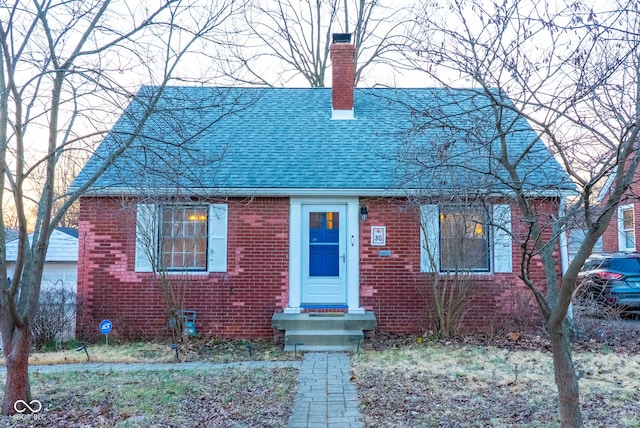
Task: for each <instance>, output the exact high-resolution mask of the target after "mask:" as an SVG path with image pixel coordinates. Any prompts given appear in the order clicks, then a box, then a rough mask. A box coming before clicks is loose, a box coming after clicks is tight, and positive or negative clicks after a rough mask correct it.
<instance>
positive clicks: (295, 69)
mask: <svg viewBox="0 0 640 428" xmlns="http://www.w3.org/2000/svg"><path fill="white" fill-rule="evenodd" d="M353 12H355V13H353ZM405 13H406V11H405V10H404V9H403V8H390V7H387V6H385V5H383V4H382V1H380V0H374V1H368V2H365V1H364V0H354V1H352V2H349V1H344V2H342V1H340V0H330V1H321V0H306V1H303V2H293V1H291V0H278V1H276V2H274V1H263V0H251V1H250V2H249V4H248V7H247V8H246V12H245V14H244V16H243V21H242V22H240V23H238V27H239V28H246V30H238V31H237V32H235V33H233V34H231V37H230V40H229V41H228V47H229V52H230V53H228V56H227V69H226V72H225V74H226V76H227V77H228V78H230V79H231V80H232V81H233V82H241V83H247V82H249V83H256V84H260V85H267V86H277V85H282V84H287V83H289V82H291V81H293V80H294V79H296V77H299V76H302V77H303V78H304V81H306V83H307V84H309V85H310V86H312V87H324V86H325V83H326V82H325V81H326V77H327V72H328V66H329V64H328V63H329V46H330V44H331V34H332V33H339V32H349V29H353V30H352V31H353V41H354V43H355V45H356V72H355V83H356V84H357V83H358V82H359V81H360V80H361V79H362V77H363V76H364V71H365V70H367V69H370V68H371V67H372V66H374V65H376V64H377V65H380V64H386V65H389V66H392V67H394V68H397V67H399V66H400V64H399V63H398V59H399V58H400V57H399V56H397V55H396V54H397V53H398V52H399V51H400V50H401V49H402V48H403V47H404V46H405V42H404V41H405V35H404V34H405V31H406V30H405V25H406V24H407V23H408V22H409V21H408V19H407V18H406V16H405ZM341 15H342V16H344V23H343V24H341V19H340V16H341ZM394 55H396V57H395V59H393V58H394ZM274 63H275V64H282V66H281V67H279V68H278V67H273V64H274ZM269 67H271V68H278V69H282V72H280V73H277V74H274V73H273V69H271V70H270V69H269Z"/></svg>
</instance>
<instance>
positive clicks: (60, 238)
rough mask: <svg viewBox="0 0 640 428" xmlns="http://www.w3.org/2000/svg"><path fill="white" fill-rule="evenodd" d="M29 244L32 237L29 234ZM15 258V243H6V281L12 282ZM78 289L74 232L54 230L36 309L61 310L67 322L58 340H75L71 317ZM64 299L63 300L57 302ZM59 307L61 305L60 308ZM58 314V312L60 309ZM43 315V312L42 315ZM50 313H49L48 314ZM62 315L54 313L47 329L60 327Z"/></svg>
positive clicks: (16, 245) (14, 241)
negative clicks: (53, 308)
mask: <svg viewBox="0 0 640 428" xmlns="http://www.w3.org/2000/svg"><path fill="white" fill-rule="evenodd" d="M27 239H28V240H29V242H32V239H33V234H29V235H28V238H27ZM17 256H18V239H14V240H13V241H11V242H8V243H7V277H8V278H13V274H14V271H15V267H16V260H17ZM77 285H78V229H72V228H66V227H56V228H55V229H54V231H53V232H52V233H51V238H50V239H49V247H48V248H47V254H46V256H45V263H44V268H43V270H42V280H41V281H40V287H41V288H40V305H47V304H48V305H53V306H52V307H55V308H58V307H64V314H65V318H66V319H67V320H68V321H67V322H66V323H65V325H66V327H62V329H61V330H60V336H58V339H59V340H68V339H70V338H73V337H74V336H75V314H76V301H75V296H76V293H77ZM61 299H65V300H61ZM61 303H63V305H62V306H61ZM60 310H61V311H62V309H60ZM45 313H47V312H45ZM49 313H50V311H49ZM62 316H63V312H56V316H55V317H54V318H53V319H52V320H51V321H52V322H53V323H54V324H52V327H51V329H53V330H55V329H56V327H57V326H60V324H61V322H62V320H61V318H60V317H62Z"/></svg>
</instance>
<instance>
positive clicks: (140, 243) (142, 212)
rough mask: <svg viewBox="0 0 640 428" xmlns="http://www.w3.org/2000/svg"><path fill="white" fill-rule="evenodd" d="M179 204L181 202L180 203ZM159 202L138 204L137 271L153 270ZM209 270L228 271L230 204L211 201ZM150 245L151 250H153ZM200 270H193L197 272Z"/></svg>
mask: <svg viewBox="0 0 640 428" xmlns="http://www.w3.org/2000/svg"><path fill="white" fill-rule="evenodd" d="M177 205H178V204H177ZM158 207H159V206H158V205H155V204H138V206H137V211H136V250H135V251H136V252H135V271H136V272H153V264H154V260H155V259H157V257H158V256H159V253H158V227H159V225H158ZM208 221H209V224H208V235H209V236H208V238H207V239H208V243H207V244H208V245H207V252H208V257H207V270H206V271H207V272H226V271H227V228H228V226H227V224H228V206H227V205H226V204H209V213H208ZM150 248H151V250H150ZM197 272H198V271H194V273H197Z"/></svg>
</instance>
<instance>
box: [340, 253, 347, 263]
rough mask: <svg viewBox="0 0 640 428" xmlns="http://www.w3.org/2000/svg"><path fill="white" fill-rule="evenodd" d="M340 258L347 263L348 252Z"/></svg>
mask: <svg viewBox="0 0 640 428" xmlns="http://www.w3.org/2000/svg"><path fill="white" fill-rule="evenodd" d="M340 258H341V259H342V263H345V262H346V261H347V255H346V254H343V255H341V256H340Z"/></svg>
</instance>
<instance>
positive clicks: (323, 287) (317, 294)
mask: <svg viewBox="0 0 640 428" xmlns="http://www.w3.org/2000/svg"><path fill="white" fill-rule="evenodd" d="M345 236H346V209H345V206H343V205H330V206H325V205H306V206H304V208H303V241H304V242H303V246H302V247H303V255H302V263H303V266H302V267H303V269H302V272H303V284H302V303H303V305H304V304H307V305H344V304H346V280H345V278H346V263H347V260H346V258H347V256H346V251H345Z"/></svg>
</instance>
